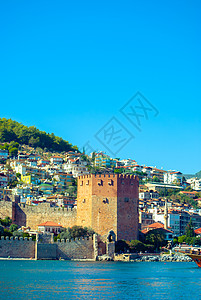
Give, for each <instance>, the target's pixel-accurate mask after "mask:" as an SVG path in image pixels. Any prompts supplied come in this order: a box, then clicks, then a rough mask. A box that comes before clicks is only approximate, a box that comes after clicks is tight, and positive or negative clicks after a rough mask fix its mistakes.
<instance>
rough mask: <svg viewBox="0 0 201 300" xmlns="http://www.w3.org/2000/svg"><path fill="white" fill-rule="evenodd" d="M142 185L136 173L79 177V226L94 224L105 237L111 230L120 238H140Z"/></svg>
mask: <svg viewBox="0 0 201 300" xmlns="http://www.w3.org/2000/svg"><path fill="white" fill-rule="evenodd" d="M138 187H139V181H138V177H136V176H133V175H131V176H130V175H127V176H126V175H125V176H124V175H119V174H118V175H108V174H107V175H93V174H91V175H85V176H79V178H78V194H77V225H81V226H83V227H84V226H87V227H92V228H93V230H94V231H95V232H96V233H98V234H100V235H101V237H102V238H103V239H106V237H107V235H108V232H109V231H110V230H113V231H114V233H115V234H116V238H117V240H121V239H125V240H134V239H137V238H138V220H139V216H138V201H139V196H138V195H139V193H138Z"/></svg>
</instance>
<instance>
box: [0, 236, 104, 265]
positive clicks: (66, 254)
mask: <svg viewBox="0 0 201 300" xmlns="http://www.w3.org/2000/svg"><path fill="white" fill-rule="evenodd" d="M41 236H43V235H42V234H40V238H37V240H36V241H33V240H32V238H29V239H28V238H19V239H18V238H17V237H16V238H13V237H11V238H10V239H9V237H6V239H5V238H4V237H1V239H0V257H2V258H32V259H66V260H69V259H89V260H96V257H97V253H98V250H97V242H96V240H97V237H96V235H94V236H93V237H83V238H80V239H75V240H58V241H57V242H53V239H51V241H50V237H51V235H46V237H47V236H48V237H49V240H47V238H46V239H44V240H43V239H42V240H41Z"/></svg>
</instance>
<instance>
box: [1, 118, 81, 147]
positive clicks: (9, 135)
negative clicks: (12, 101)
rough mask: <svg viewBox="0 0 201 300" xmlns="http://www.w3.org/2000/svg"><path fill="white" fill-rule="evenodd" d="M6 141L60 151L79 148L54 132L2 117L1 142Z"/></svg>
mask: <svg viewBox="0 0 201 300" xmlns="http://www.w3.org/2000/svg"><path fill="white" fill-rule="evenodd" d="M5 142H8V143H10V142H16V143H19V144H25V145H29V146H31V147H34V148H36V147H40V148H42V149H45V148H46V149H47V150H49V151H58V152H63V151H66V152H67V151H75V150H78V148H77V146H73V145H72V144H70V143H69V142H67V141H65V140H63V139H62V138H60V137H58V136H55V135H54V134H53V133H51V134H49V133H46V132H45V131H40V130H39V129H37V128H36V127H35V126H30V127H27V126H25V125H23V124H21V123H18V122H16V121H13V120H11V119H5V118H2V119H1V118H0V143H5Z"/></svg>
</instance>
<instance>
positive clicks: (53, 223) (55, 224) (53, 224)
mask: <svg viewBox="0 0 201 300" xmlns="http://www.w3.org/2000/svg"><path fill="white" fill-rule="evenodd" d="M38 226H52V227H62V226H61V225H59V224H57V223H55V222H51V221H47V222H45V223H41V224H39V225H38Z"/></svg>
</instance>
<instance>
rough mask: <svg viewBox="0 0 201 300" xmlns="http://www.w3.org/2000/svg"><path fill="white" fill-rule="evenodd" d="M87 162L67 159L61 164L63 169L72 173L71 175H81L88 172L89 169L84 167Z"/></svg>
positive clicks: (78, 159)
mask: <svg viewBox="0 0 201 300" xmlns="http://www.w3.org/2000/svg"><path fill="white" fill-rule="evenodd" d="M86 165H87V162H85V161H83V160H81V159H80V158H77V159H69V160H68V161H67V163H66V164H63V169H64V170H65V171H66V172H67V173H68V174H72V175H73V177H78V176H81V175H87V174H89V171H88V169H87V167H86Z"/></svg>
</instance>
